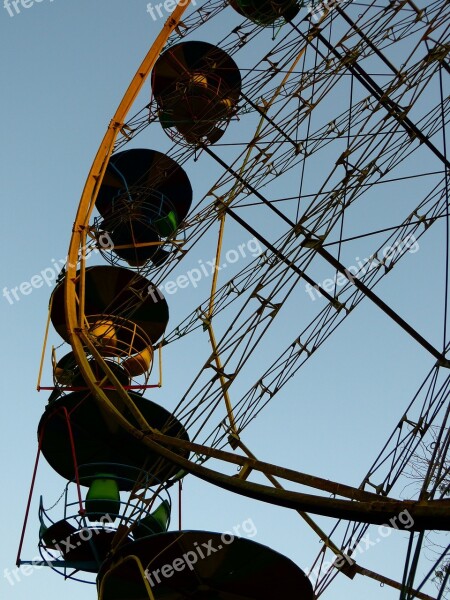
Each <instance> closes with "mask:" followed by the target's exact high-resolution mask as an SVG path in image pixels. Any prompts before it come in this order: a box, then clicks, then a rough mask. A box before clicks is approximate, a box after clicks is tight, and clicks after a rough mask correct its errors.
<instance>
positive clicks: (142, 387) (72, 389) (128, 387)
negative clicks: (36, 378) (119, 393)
mask: <svg viewBox="0 0 450 600" xmlns="http://www.w3.org/2000/svg"><path fill="white" fill-rule="evenodd" d="M122 387H123V389H124V390H147V389H149V388H157V387H161V386H160V385H158V384H157V383H156V384H153V385H124V386H122ZM59 389H61V390H63V391H65V392H83V391H87V390H89V388H88V387H72V386H71V387H58V386H53V387H39V388H38V392H40V391H47V392H52V391H53V390H59ZM100 389H102V390H115V389H116V388H115V387H114V386H113V385H107V386H104V387H103V386H102V387H101V388H100Z"/></svg>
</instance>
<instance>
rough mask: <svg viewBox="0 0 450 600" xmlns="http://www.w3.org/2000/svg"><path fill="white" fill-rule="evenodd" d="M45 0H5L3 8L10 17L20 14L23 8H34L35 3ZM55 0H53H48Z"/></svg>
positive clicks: (50, 0)
mask: <svg viewBox="0 0 450 600" xmlns="http://www.w3.org/2000/svg"><path fill="white" fill-rule="evenodd" d="M41 2H44V0H3V8H4V9H5V10H6V11H7V12H8V15H9V16H10V17H15V16H16V15H20V13H21V12H22V8H32V7H33V6H34V5H35V4H40V3H41ZM47 2H53V0H47Z"/></svg>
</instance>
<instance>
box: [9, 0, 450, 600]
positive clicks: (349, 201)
mask: <svg viewBox="0 0 450 600" xmlns="http://www.w3.org/2000/svg"><path fill="white" fill-rule="evenodd" d="M173 5H175V3H173ZM449 22H450V5H449V3H448V2H446V1H444V0H437V1H435V2H431V3H429V4H428V5H425V4H424V3H418V2H413V1H412V0H398V1H397V0H389V1H388V0H383V1H382V2H375V1H374V2H370V1H369V2H364V3H359V2H348V1H345V0H342V1H340V2H339V1H338V0H335V1H334V2H312V3H310V4H308V5H307V4H306V3H305V2H302V1H301V0H259V1H258V0H230V1H225V0H206V1H205V2H203V3H202V5H201V6H197V5H196V3H194V2H193V3H192V6H191V5H190V3H189V2H188V1H187V0H185V1H182V0H181V1H180V2H179V3H178V5H177V6H176V7H175V10H174V12H173V14H172V15H171V16H170V17H169V18H168V19H167V21H166V23H165V24H164V26H163V27H162V30H161V32H160V34H159V35H158V37H157V39H156V40H155V42H154V43H153V44H152V46H151V48H150V50H149V52H148V54H147V56H146V57H145V58H144V61H143V62H142V64H141V66H140V67H139V69H138V71H137V73H136V75H135V76H134V78H133V79H132V81H131V84H130V86H129V88H128V89H127V91H126V92H125V95H124V97H123V100H122V102H121V103H120V105H119V108H118V109H117V112H116V114H115V115H114V117H113V118H112V120H111V123H110V126H109V128H108V130H107V132H106V134H105V137H104V139H103V141H102V143H101V145H100V148H99V150H98V153H97V155H96V157H95V160H94V162H93V165H92V168H91V171H90V173H89V175H88V178H87V181H86V185H85V188H84V190H83V193H82V197H81V200H80V204H79V207H78V211H77V213H76V217H75V222H74V226H73V231H72V234H71V239H70V246H69V254H68V262H67V265H66V269H65V272H64V273H63V274H62V275H61V277H60V280H59V282H58V283H57V285H56V287H55V289H54V291H53V293H52V295H51V298H50V304H49V315H48V325H47V334H46V339H47V335H48V331H49V330H50V328H52V330H53V331H55V332H56V333H57V334H58V336H59V338H60V340H61V345H60V347H58V348H51V349H48V348H45V349H44V352H43V361H44V360H46V361H51V366H52V371H53V379H54V381H53V385H51V386H48V387H49V391H51V394H50V398H49V401H48V404H47V406H46V408H45V411H44V412H43V415H42V418H41V420H40V423H39V426H38V453H37V459H36V468H35V473H34V476H33V484H32V488H31V491H30V498H29V501H28V508H27V513H26V518H25V523H24V528H23V532H22V539H21V542H20V547H19V552H18V559H17V560H18V564H21V563H26V562H27V561H26V560H24V559H23V558H22V555H21V553H22V544H23V540H24V536H25V532H26V528H27V525H28V526H30V525H29V521H30V519H29V517H30V514H29V509H30V505H31V498H32V495H33V492H34V480H35V475H36V469H37V466H38V461H39V457H40V455H41V454H42V455H43V456H44V457H45V459H46V460H47V462H48V463H49V465H50V466H51V467H52V469H54V471H56V473H58V474H59V475H60V476H61V477H62V478H64V479H65V480H66V482H67V483H66V485H65V487H64V490H63V493H62V496H61V502H60V503H58V504H57V505H56V506H55V507H53V509H49V508H48V507H47V505H46V504H45V501H44V500H41V502H40V505H39V515H38V516H39V528H40V529H39V549H40V552H41V556H42V564H46V565H48V566H50V567H51V568H52V569H53V570H55V571H57V572H60V573H62V574H63V575H64V576H65V577H67V578H73V579H79V580H90V581H95V582H96V583H97V588H98V595H99V599H100V600H144V599H146V598H150V599H151V600H158V599H160V598H161V599H163V598H164V599H169V600H172V599H173V600H181V599H184V598H186V599H188V598H211V599H212V598H217V599H224V600H225V599H230V600H231V599H236V600H237V599H238V598H248V599H250V598H254V599H255V600H256V599H257V598H258V599H263V598H269V597H270V598H271V597H273V596H286V597H292V598H294V597H295V598H299V599H301V600H313V599H314V598H319V597H320V596H322V595H323V597H324V598H327V597H332V596H331V594H332V590H333V586H332V584H333V582H334V581H335V579H336V578H338V577H347V578H350V579H353V578H355V577H356V576H358V577H367V578H369V579H372V580H376V581H378V582H380V583H381V584H383V585H384V586H386V588H389V589H391V588H392V589H395V590H398V594H399V598H400V600H407V599H412V598H421V599H423V600H430V598H436V599H437V600H442V599H444V598H446V597H447V594H448V589H449V583H448V577H449V573H450V566H449V565H450V561H449V547H448V546H446V545H445V543H444V544H443V545H439V546H437V547H439V551H436V552H434V554H433V561H432V563H431V564H428V565H427V569H426V570H425V571H424V572H423V573H422V571H421V568H419V565H420V566H422V563H421V560H422V557H423V552H424V548H425V546H426V545H427V543H429V541H430V539H432V535H431V533H430V532H432V531H442V532H446V531H448V530H449V529H450V499H449V493H450V488H449V483H450V477H449V470H450V461H449V457H448V451H449V445H450V429H449V416H450V415H449V410H450V404H449V386H450V379H449V373H450V372H449V368H450V359H449V358H448V350H449V324H448V307H449V296H448V292H449V253H450V229H449V227H450V220H449V218H450V214H449V186H450V180H449V177H450V175H449V168H450V158H449V154H448V149H447V148H448V144H447V136H446V128H447V123H448V118H449V111H450V101H449V95H448V75H449V73H450V67H449V62H448V56H447V55H448V53H449V51H450V46H449V44H448V33H447V32H448V26H449ZM156 131H157V132H159V133H160V132H161V131H163V132H164V135H165V146H164V148H162V147H161V146H162V145H161V146H160V147H155V146H154V144H153V143H152V140H153V139H156V135H155V133H154V132H156ZM193 174H196V175H193ZM202 188H204V192H203V193H202V194H199V192H198V190H199V189H202ZM237 231H239V232H244V233H245V235H246V236H247V241H246V242H245V244H239V245H234V246H233V247H232V248H230V247H229V246H227V243H228V242H230V241H232V240H233V239H235V237H234V236H235V232H237ZM427 245H429V247H430V248H431V250H432V251H433V252H435V253H436V256H437V257H438V259H437V260H439V261H440V263H439V264H441V263H442V269H441V271H440V276H439V277H438V278H437V279H436V277H435V276H434V267H433V269H432V270H433V282H434V285H435V289H436V290H437V293H436V294H434V295H433V297H432V298H431V299H430V301H429V307H428V308H429V313H430V315H431V316H432V317H433V325H432V326H431V325H430V326H429V325H428V321H427V320H426V319H422V317H420V318H419V317H417V318H416V315H415V314H414V311H411V310H406V309H405V310H404V306H406V303H408V302H411V303H414V298H412V299H411V295H412V293H413V291H414V285H411V287H410V288H409V287H408V284H411V281H410V279H408V278H409V273H410V272H412V273H414V271H415V267H414V265H411V261H413V260H414V259H415V258H414V255H415V254H416V253H418V254H419V252H418V250H419V248H423V247H427ZM205 249H208V251H210V252H212V255H213V258H212V260H207V259H206V258H205V256H207V257H208V258H210V255H209V254H208V255H205ZM93 254H97V255H99V256H100V257H101V261H102V262H101V264H98V265H89V262H88V261H89V258H90V257H91V256H92V255H93ZM244 258H245V259H246V260H244ZM408 261H409V264H410V265H411V267H410V271H403V270H402V267H403V265H404V264H405V263H408ZM436 272H437V271H436ZM330 273H332V274H333V277H325V276H324V275H325V274H330ZM397 273H398V275H397ZM200 282H202V285H200ZM179 290H182V291H183V293H181V291H180V293H177V294H175V292H178V291H179ZM205 290H207V291H205ZM362 304H370V305H371V306H373V308H374V310H375V311H376V314H377V315H378V316H380V318H382V320H383V322H386V323H389V329H388V330H387V331H388V333H387V334H385V333H384V331H383V332H381V335H387V336H388V337H389V339H386V344H390V345H395V344H396V340H397V336H400V335H401V336H405V337H406V338H407V339H408V340H410V342H411V345H412V347H414V349H416V348H417V349H418V351H419V352H420V358H421V363H420V364H421V367H422V369H423V373H422V381H421V384H420V387H419V389H418V390H417V392H416V393H415V394H414V395H413V396H412V397H409V398H407V399H406V400H405V398H401V402H400V405H399V406H396V407H395V410H394V409H393V411H392V413H390V414H387V415H386V419H385V420H386V437H385V443H384V444H383V446H382V448H381V449H378V451H377V452H378V454H377V452H374V454H373V456H374V457H375V459H373V458H372V457H371V458H370V459H369V464H368V466H367V472H366V474H365V475H364V477H363V478H362V480H361V481H360V482H359V484H358V485H356V486H351V485H348V484H346V483H345V482H344V481H334V480H330V479H327V478H326V477H324V476H323V474H321V473H316V472H314V473H305V472H302V471H300V467H298V468H295V469H293V468H288V467H287V466H286V465H280V464H273V463H272V462H269V461H270V460H271V450H270V447H271V443H273V444H275V443H276V440H277V436H279V437H281V436H282V435H283V431H282V429H281V428H278V429H277V425H276V424H274V428H273V431H271V432H270V434H269V435H268V434H267V433H266V432H262V431H261V435H263V434H264V435H267V440H268V442H267V454H266V456H256V455H255V454H254V452H253V451H252V448H251V447H250V445H249V444H248V442H247V438H246V434H247V431H248V430H249V429H252V430H253V431H258V423H259V421H260V419H261V418H262V416H263V415H264V413H265V412H266V411H267V410H269V407H272V406H274V405H275V403H276V402H277V401H279V399H280V397H281V395H282V390H283V388H285V386H287V387H288V386H289V385H290V384H291V383H292V381H300V379H301V375H302V373H303V371H305V370H306V369H308V367H309V365H310V363H311V362H312V361H320V355H321V351H322V346H326V344H325V342H327V343H329V342H328V340H329V339H330V338H332V334H334V333H335V332H336V331H337V330H338V329H340V326H341V325H342V328H341V329H344V330H345V328H346V327H347V326H348V323H351V322H352V321H353V320H354V319H355V318H357V317H356V315H357V314H358V310H360V308H359V307H360V305H362ZM174 305H177V308H176V314H177V316H178V315H180V318H179V319H178V321H177V322H176V323H174V322H173V321H172V319H171V320H170V326H169V314H170V313H172V311H173V309H174ZM411 315H412V318H411ZM436 323H438V324H437V325H436ZM434 327H437V328H438V329H439V334H438V335H437V334H436V332H435V330H434V329H433V328H434ZM391 328H392V329H391ZM392 331H393V332H394V333H393V334H392V333H390V332H392ZM366 335H367V334H366V333H365V331H358V332H357V335H354V334H352V335H351V342H349V346H350V345H351V347H352V348H351V351H352V352H355V353H357V352H358V348H359V347H361V348H362V347H363V346H364V344H365V343H366V341H367V339H366ZM200 336H201V339H202V340H203V344H199V343H198V340H199V337H200ZM205 337H206V339H207V344H206V345H205V343H204V340H205ZM175 347H183V348H184V351H185V353H186V354H185V356H186V359H187V360H185V361H184V362H185V364H183V365H171V364H170V357H171V349H172V348H175ZM163 358H164V369H163ZM309 359H312V361H310V360H309ZM319 364H320V363H319ZM373 366H374V365H369V369H368V372H369V373H370V374H373V372H374V369H373V368H372V367H373ZM415 368H416V367H415ZM417 368H418V367H417ZM42 369H43V364H41V373H42ZM167 369H169V370H170V369H180V373H179V374H178V376H177V377H175V378H174V379H176V386H177V389H178V390H179V393H178V395H177V399H176V404H175V405H174V406H173V407H171V408H170V409H169V408H168V407H165V406H163V405H162V403H160V402H159V401H157V400H156V399H155V400H153V399H152V400H151V399H149V398H148V396H149V395H150V394H151V392H149V390H152V389H156V388H161V387H162V386H163V379H164V385H165V379H166V376H164V378H163V374H164V373H166V370H167ZM326 376H327V375H326V373H324V374H323V377H326ZM378 376H380V377H382V374H379V375H378ZM174 385H175V384H174ZM367 385H368V386H370V377H369V375H368V377H367ZM40 387H41V389H45V388H44V386H43V385H40ZM163 389H164V388H163ZM285 389H286V388H285ZM344 393H348V390H345V392H344V390H341V391H340V394H344ZM352 406H354V405H353V404H352V403H349V405H348V408H347V409H345V408H343V410H347V411H348V413H349V415H351V412H352V410H353V409H352ZM303 410H304V407H302V405H301V403H300V402H299V407H298V414H293V415H292V419H293V420H298V421H299V420H300V419H301V418H302V411H303ZM278 425H279V424H278ZM319 430H320V424H319V423H318V424H317V431H318V432H319ZM349 431H351V416H350V418H349ZM347 435H349V433H347ZM330 447H331V448H332V442H331V443H330ZM348 460H350V458H348ZM192 476H195V477H198V478H200V479H202V480H203V481H205V482H207V483H209V484H212V485H215V486H218V487H220V488H223V489H225V490H228V491H230V492H233V493H236V494H240V495H243V496H246V497H248V498H252V499H254V500H259V501H263V502H267V503H271V504H274V505H278V506H280V507H285V508H286V509H291V510H294V511H296V512H297V513H298V514H299V518H301V519H302V520H303V522H304V527H305V528H309V529H311V530H312V531H313V532H314V535H315V536H317V539H318V540H320V541H321V542H322V545H321V549H320V551H319V552H318V553H317V552H316V553H315V555H314V556H311V571H310V572H306V573H305V572H304V570H302V569H300V568H299V567H298V566H297V565H296V564H294V562H293V561H291V560H290V559H289V558H287V557H286V556H284V555H282V554H280V553H278V552H276V551H275V550H273V549H271V548H268V547H266V546H263V545H262V544H259V543H257V542H255V541H252V540H247V539H243V538H239V537H235V536H231V537H227V535H226V534H224V533H223V532H205V531H191V530H189V531H186V530H183V529H182V528H181V524H180V526H179V528H178V529H171V530H170V531H169V523H170V518H171V513H172V512H173V511H172V507H171V504H172V501H171V492H173V490H175V489H176V486H180V485H181V483H180V482H182V481H183V480H184V479H185V478H186V477H192ZM411 478H413V480H414V482H415V483H414V486H412V487H411V486H409V487H406V488H405V481H408V480H410V479H411ZM400 492H401V493H400ZM408 494H409V495H408ZM172 516H173V515H172ZM318 517H328V518H329V519H331V520H332V521H331V522H332V523H333V525H332V527H331V529H330V530H325V529H324V528H323V526H322V525H319V523H318V522H317V518H318ZM371 525H378V526H382V527H385V528H387V529H388V530H389V531H394V532H400V533H403V534H405V533H406V534H407V535H408V536H409V537H408V540H409V541H408V548H407V551H406V553H405V556H404V560H403V564H404V568H403V571H402V572H401V573H400V574H399V577H398V579H393V578H391V577H388V576H386V575H385V574H383V573H378V572H375V571H372V570H370V569H368V568H366V567H364V566H363V564H360V562H361V561H359V559H358V556H357V555H356V549H357V547H358V544H359V543H360V542H361V540H362V539H364V536H365V535H366V532H367V530H368V528H369V527H370V526H371ZM180 560H181V562H180ZM177 561H178V562H177ZM183 561H184V562H183ZM324 564H326V565H328V566H327V567H324V566H323V565H324ZM177 565H178V566H177ZM318 565H319V566H320V568H319V569H317V568H316V567H317V566H318ZM164 571H166V572H167V573H169V571H170V575H164ZM313 572H315V573H316V574H317V576H316V577H312V576H311V574H312V573H313ZM156 573H159V578H158V577H157V575H155V574H156ZM308 575H310V577H308ZM155 577H156V580H155ZM432 580H434V581H435V584H436V585H435V588H434V589H435V591H436V595H435V596H432V595H430V592H429V587H427V586H428V584H429V582H430V581H432Z"/></svg>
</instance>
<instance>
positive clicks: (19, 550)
mask: <svg viewBox="0 0 450 600" xmlns="http://www.w3.org/2000/svg"><path fill="white" fill-rule="evenodd" d="M43 435H44V432H43V431H42V433H41V435H40V436H39V441H38V451H37V454H36V460H35V461H34V470H33V477H32V478H31V486H30V492H29V494H28V502H27V508H26V510H25V518H24V520H23V526H22V534H21V536H20V542H19V549H18V550H17V557H16V566H17V567H18V566H20V555H21V553H22V547H23V540H24V538H25V531H26V528H27V523H28V516H29V514H30V507H31V499H32V497H33V491H34V484H35V482H36V474H37V468H38V465H39V458H40V456H41V446H42V438H43Z"/></svg>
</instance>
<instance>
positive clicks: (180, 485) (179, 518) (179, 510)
mask: <svg viewBox="0 0 450 600" xmlns="http://www.w3.org/2000/svg"><path fill="white" fill-rule="evenodd" d="M182 490H183V482H182V480H181V479H180V481H179V482H178V529H179V530H180V531H181V492H182Z"/></svg>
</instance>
